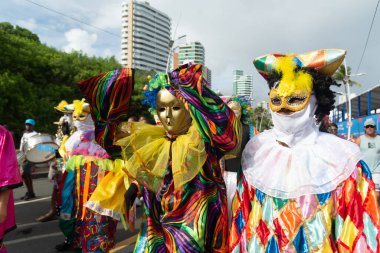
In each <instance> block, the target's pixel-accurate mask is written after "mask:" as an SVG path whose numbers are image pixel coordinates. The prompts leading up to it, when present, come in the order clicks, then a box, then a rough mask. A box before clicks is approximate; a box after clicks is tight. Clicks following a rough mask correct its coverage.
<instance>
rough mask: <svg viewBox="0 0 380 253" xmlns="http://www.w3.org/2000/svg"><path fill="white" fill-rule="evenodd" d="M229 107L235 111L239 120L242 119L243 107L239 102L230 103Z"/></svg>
mask: <svg viewBox="0 0 380 253" xmlns="http://www.w3.org/2000/svg"><path fill="white" fill-rule="evenodd" d="M227 105H228V107H229V108H231V110H233V111H234V113H235V116H236V118H237V119H238V120H240V118H241V105H240V104H239V102H237V101H230V102H228V104H227Z"/></svg>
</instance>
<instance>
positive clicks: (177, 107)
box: [173, 106, 181, 111]
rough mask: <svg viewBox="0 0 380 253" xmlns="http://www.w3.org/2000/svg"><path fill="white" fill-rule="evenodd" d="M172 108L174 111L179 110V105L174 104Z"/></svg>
mask: <svg viewBox="0 0 380 253" xmlns="http://www.w3.org/2000/svg"><path fill="white" fill-rule="evenodd" d="M173 110H174V111H179V110H181V107H179V106H174V107H173Z"/></svg>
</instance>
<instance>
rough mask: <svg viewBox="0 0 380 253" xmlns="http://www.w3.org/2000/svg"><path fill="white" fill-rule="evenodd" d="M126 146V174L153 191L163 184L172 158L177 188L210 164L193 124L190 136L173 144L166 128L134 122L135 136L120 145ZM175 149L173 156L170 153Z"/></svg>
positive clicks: (175, 186) (181, 138)
mask: <svg viewBox="0 0 380 253" xmlns="http://www.w3.org/2000/svg"><path fill="white" fill-rule="evenodd" d="M116 144H117V145H119V146H121V147H122V154H123V158H124V159H125V160H127V158H128V157H130V158H129V159H128V160H127V161H126V162H125V172H126V173H127V174H128V176H129V177H131V178H133V179H135V180H136V181H137V182H138V183H139V184H140V185H143V186H145V187H147V188H148V189H150V190H151V191H153V192H157V191H158V190H159V189H160V187H161V185H162V182H163V179H164V176H165V173H166V170H167V167H168V164H169V160H170V156H171V163H172V174H173V181H174V188H175V189H176V190H178V189H180V188H181V187H182V186H183V185H184V184H186V183H188V182H189V181H191V180H192V179H193V178H194V177H195V176H196V175H197V174H198V173H199V170H200V169H201V168H202V166H203V164H204V163H205V162H206V159H207V153H206V150H205V144H204V141H203V139H202V138H201V136H200V134H199V132H198V131H197V126H196V124H195V123H193V124H192V125H191V126H190V128H189V131H188V132H187V133H186V134H183V135H179V136H178V137H177V138H176V140H175V141H173V142H171V141H170V140H169V138H168V137H167V136H166V134H165V129H164V128H163V127H159V126H153V125H148V124H144V123H134V124H133V125H132V127H131V135H130V136H128V137H125V138H123V139H120V140H118V141H117V142H116ZM170 150H171V154H170Z"/></svg>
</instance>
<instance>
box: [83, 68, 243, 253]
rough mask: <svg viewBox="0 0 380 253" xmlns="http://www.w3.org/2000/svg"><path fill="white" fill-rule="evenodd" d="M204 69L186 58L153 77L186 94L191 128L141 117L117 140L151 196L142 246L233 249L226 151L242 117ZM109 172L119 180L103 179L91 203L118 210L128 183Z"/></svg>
mask: <svg viewBox="0 0 380 253" xmlns="http://www.w3.org/2000/svg"><path fill="white" fill-rule="evenodd" d="M201 73H202V66H201V65H184V66H181V67H180V68H179V69H176V70H174V71H173V72H171V73H169V74H168V75H166V74H157V75H156V76H155V78H154V79H152V80H151V82H150V87H151V88H152V89H156V90H157V91H158V90H160V89H162V88H164V89H167V90H168V91H169V92H171V93H172V94H173V95H174V96H176V97H177V98H179V99H180V100H181V101H183V102H184V104H185V107H186V109H188V111H189V112H190V114H191V117H192V124H191V126H190V128H189V130H188V132H187V133H185V134H182V135H178V136H169V135H167V134H166V131H165V129H164V128H163V127H160V126H152V125H146V124H141V123H137V124H134V125H133V128H134V129H133V131H132V133H131V135H130V136H128V137H126V138H123V139H120V140H118V141H117V144H118V145H120V146H121V147H122V150H123V152H122V153H123V154H124V155H123V158H124V168H123V170H122V173H124V175H125V177H129V178H130V179H133V180H135V181H137V183H138V184H139V186H140V192H141V194H142V196H143V199H144V218H143V221H142V225H141V230H140V233H139V236H138V240H137V242H136V246H135V249H134V252H173V253H174V252H228V223H227V222H226V221H227V198H226V187H225V184H224V181H223V173H222V170H221V168H220V166H219V159H220V158H221V157H222V156H223V155H224V153H225V152H226V151H229V150H232V149H233V148H234V147H235V146H236V144H237V141H238V140H237V136H238V134H237V131H238V130H237V129H238V127H237V126H238V122H237V121H236V117H235V115H234V113H233V111H231V110H230V109H229V108H228V107H227V106H226V105H225V103H223V101H222V100H221V99H220V98H219V97H218V96H217V95H216V94H215V93H214V92H212V91H211V90H210V89H208V88H207V87H206V86H204V85H203V79H202V75H201ZM153 86H154V87H153ZM110 94H111V93H110ZM93 96H95V97H98V98H99V97H101V96H100V94H97V95H93ZM89 97H91V95H90V96H89ZM118 99H122V100H123V101H126V100H128V99H124V98H123V96H118ZM89 100H90V101H91V100H92V99H90V98H89ZM96 100H98V99H96ZM152 100H153V101H155V95H154V96H153V98H152ZM130 179H128V180H127V181H130ZM107 180H108V181H107V182H109V183H108V184H107V185H109V186H112V185H113V186H117V187H112V189H111V188H110V187H107V185H106V184H101V185H100V188H98V189H99V190H97V191H95V193H94V194H93V196H92V198H91V199H90V201H89V202H88V203H87V204H86V205H87V206H91V208H92V209H94V210H101V211H102V212H103V213H110V214H113V215H114V214H115V212H116V211H117V212H123V209H125V208H123V207H124V205H125V203H124V198H122V195H123V194H124V193H125V189H126V188H128V187H125V186H126V184H125V183H123V176H120V174H115V175H114V177H113V178H111V176H107ZM104 182H106V181H104ZM111 182H112V183H111ZM100 189H104V190H103V191H102V192H100ZM115 196H119V197H115Z"/></svg>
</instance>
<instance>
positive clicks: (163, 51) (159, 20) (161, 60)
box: [121, 0, 171, 71]
mask: <svg viewBox="0 0 380 253" xmlns="http://www.w3.org/2000/svg"><path fill="white" fill-rule="evenodd" d="M170 29H171V20H170V18H169V16H168V15H166V14H165V13H163V12H161V11H159V10H157V9H156V8H153V7H152V6H150V4H149V3H148V2H145V1H136V0H130V1H128V2H123V3H122V33H121V34H122V39H121V63H122V65H123V66H125V67H131V68H136V69H144V70H156V71H165V70H166V64H167V61H168V56H169V47H170V41H171V37H170Z"/></svg>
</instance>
